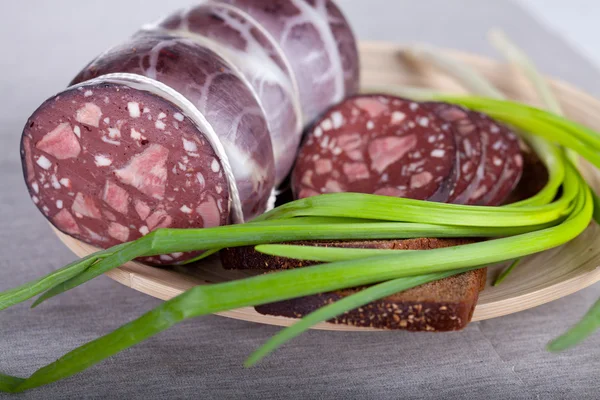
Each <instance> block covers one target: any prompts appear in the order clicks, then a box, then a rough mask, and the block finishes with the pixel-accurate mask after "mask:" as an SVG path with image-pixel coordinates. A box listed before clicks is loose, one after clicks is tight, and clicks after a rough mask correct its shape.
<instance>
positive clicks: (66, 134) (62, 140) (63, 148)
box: [35, 122, 81, 160]
mask: <svg viewBox="0 0 600 400" xmlns="http://www.w3.org/2000/svg"><path fill="white" fill-rule="evenodd" d="M35 147H37V148H38V149H40V150H41V151H43V152H45V153H48V154H50V155H51V156H53V157H55V158H57V159H59V160H66V159H68V158H74V157H77V156H78V155H79V153H80V152H81V145H80V144H79V140H77V136H75V133H74V132H73V129H71V124H69V123H68V122H63V123H62V124H59V125H58V126H57V127H56V128H54V129H53V130H52V131H51V132H49V133H47V134H45V135H44V137H43V138H42V140H40V141H39V142H38V143H37V144H36V145H35Z"/></svg>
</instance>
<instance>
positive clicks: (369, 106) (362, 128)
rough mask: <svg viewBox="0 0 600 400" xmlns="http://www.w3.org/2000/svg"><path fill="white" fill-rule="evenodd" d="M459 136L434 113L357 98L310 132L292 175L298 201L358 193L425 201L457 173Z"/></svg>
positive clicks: (399, 102)
mask: <svg viewBox="0 0 600 400" xmlns="http://www.w3.org/2000/svg"><path fill="white" fill-rule="evenodd" d="M455 158H456V147H455V144H454V136H453V133H452V131H451V130H450V129H449V127H448V125H447V124H443V121H440V120H439V119H438V118H437V117H436V115H435V114H434V113H432V112H431V111H430V110H429V108H427V107H423V106H422V105H420V104H418V103H416V102H413V101H410V100H405V99H401V98H397V97H391V96H380V95H370V96H356V97H352V98H349V99H347V100H346V101H344V102H342V103H340V104H339V105H337V106H335V107H333V108H331V109H330V110H329V111H328V112H327V113H326V114H325V115H324V116H323V117H322V118H321V119H320V120H319V121H318V122H317V123H316V124H315V125H314V126H313V127H312V129H311V130H310V132H309V135H308V137H307V140H306V142H305V143H304V144H303V146H302V148H301V150H300V155H299V158H298V161H297V164H296V166H295V168H294V171H293V174H292V185H293V189H294V193H295V196H296V197H298V198H303V197H309V196H313V195H317V194H320V193H332V192H359V193H373V194H381V195H388V196H397V197H408V198H413V199H420V200H426V199H429V198H430V197H431V196H433V195H434V194H436V193H437V192H438V191H439V188H440V186H441V185H442V184H443V183H444V182H445V180H446V179H447V178H448V176H449V175H450V173H451V171H452V170H453V164H454V162H455Z"/></svg>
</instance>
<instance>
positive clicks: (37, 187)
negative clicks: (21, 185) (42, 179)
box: [31, 182, 40, 193]
mask: <svg viewBox="0 0 600 400" xmlns="http://www.w3.org/2000/svg"><path fill="white" fill-rule="evenodd" d="M31 188H32V189H33V191H34V192H36V193H39V192H40V185H38V183H37V182H33V183H32V184H31Z"/></svg>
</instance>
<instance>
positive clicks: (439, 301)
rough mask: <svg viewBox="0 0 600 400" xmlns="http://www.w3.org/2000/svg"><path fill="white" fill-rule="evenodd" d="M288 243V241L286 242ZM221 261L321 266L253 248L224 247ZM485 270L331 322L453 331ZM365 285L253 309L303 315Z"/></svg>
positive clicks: (258, 266) (361, 243) (354, 243)
mask: <svg viewBox="0 0 600 400" xmlns="http://www.w3.org/2000/svg"><path fill="white" fill-rule="evenodd" d="M288 243H289V242H288ZM467 243H473V240H470V239H435V238H418V239H402V240H351V241H350V240H349V241H301V242H294V244H300V245H313V246H323V247H342V248H378V249H390V250H429V249H436V248H441V247H449V246H457V245H461V244H467ZM221 262H222V264H223V266H224V267H225V268H228V269H253V270H262V271H275V270H282V269H290V268H299V267H306V266H310V265H315V264H318V263H317V262H314V261H301V260H295V259H290V258H285V257H274V256H269V255H266V254H261V253H258V252H256V251H255V250H254V248H253V247H252V246H247V247H236V248H229V249H224V250H222V251H221ZM485 278H486V269H485V268H484V269H480V270H476V271H470V272H466V273H463V274H460V275H456V276H452V277H449V278H446V279H442V280H439V281H435V282H430V283H427V284H424V285H421V286H418V287H415V288H412V289H409V290H406V291H404V292H401V293H397V294H394V295H392V296H388V297H386V298H383V299H381V300H379V301H375V302H372V303H369V304H367V305H365V306H364V307H361V308H358V309H355V310H352V311H349V312H347V313H345V314H343V315H340V316H338V317H336V318H334V319H332V320H331V321H330V322H333V323H339V324H347V325H354V326H361V327H373V328H383V329H406V330H411V331H452V330H459V329H462V328H464V327H465V326H466V325H467V324H468V323H469V322H470V320H471V317H472V315H473V311H474V309H475V305H476V304H477V299H478V297H479V291H480V290H482V289H483V287H484V286H485ZM361 289H362V288H351V289H344V290H337V291H334V292H329V293H322V294H317V295H313V296H306V297H300V298H296V299H290V300H285V301H280V302H276V303H270V304H264V305H261V306H257V307H255V309H256V311H257V312H259V313H261V314H266V315H279V316H284V317H291V318H299V317H302V316H304V315H307V314H309V313H311V312H312V311H315V310H317V309H318V308H320V307H322V306H324V305H327V304H329V303H332V302H334V301H337V300H339V299H341V298H342V297H345V296H349V295H351V294H353V293H356V292H357V291H359V290H361Z"/></svg>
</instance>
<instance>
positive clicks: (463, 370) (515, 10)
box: [0, 0, 600, 399]
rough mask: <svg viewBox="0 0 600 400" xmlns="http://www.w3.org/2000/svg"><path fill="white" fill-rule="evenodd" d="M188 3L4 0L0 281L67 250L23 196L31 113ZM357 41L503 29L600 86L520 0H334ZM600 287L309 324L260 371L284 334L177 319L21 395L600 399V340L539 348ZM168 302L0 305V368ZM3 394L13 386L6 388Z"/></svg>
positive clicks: (62, 256)
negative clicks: (534, 301)
mask: <svg viewBox="0 0 600 400" xmlns="http://www.w3.org/2000/svg"><path fill="white" fill-rule="evenodd" d="M189 3H190V2H189V1H184V0H172V1H169V2H165V1H158V0H145V1H144V0H127V1H123V0H103V1H97V2H89V1H77V0H57V1H45V0H28V1H21V2H16V1H15V2H6V4H5V5H4V7H3V18H2V20H3V23H2V24H1V25H0V38H2V39H1V40H2V56H0V184H1V186H0V188H1V189H0V227H1V228H0V252H1V253H2V257H1V258H0V290H4V289H8V288H11V287H13V286H16V285H18V284H20V283H23V282H26V281H28V280H31V279H33V278H36V277H39V276H40V275H42V274H44V273H47V272H49V271H51V270H53V269H55V268H57V267H59V266H62V265H64V264H66V263H67V262H69V261H70V260H72V259H74V256H73V255H72V254H71V253H70V252H69V251H68V250H67V249H66V248H65V247H64V246H63V245H62V244H61V243H60V242H59V241H58V239H57V238H56V237H55V236H54V235H53V234H52V233H51V231H50V229H49V227H48V226H47V224H46V222H45V220H44V219H43V217H42V215H41V214H40V213H39V212H38V211H37V210H36V209H35V207H34V206H33V204H32V203H31V201H30V199H29V198H28V196H27V193H26V190H25V186H24V184H23V182H22V178H21V165H20V161H19V155H18V143H19V137H20V131H21V128H22V126H23V124H24V123H25V121H26V118H27V117H28V116H29V114H30V113H31V112H32V111H33V110H34V109H35V108H36V107H37V106H38V105H39V104H40V102H41V101H43V100H44V99H45V98H46V97H48V96H50V95H52V94H53V93H55V92H56V91H58V90H60V89H61V88H62V87H63V86H64V85H65V84H66V83H67V82H68V81H69V79H70V78H71V77H72V76H73V75H74V74H75V73H76V72H77V71H78V69H79V68H80V67H82V66H83V65H84V64H85V63H86V62H87V61H88V60H89V59H90V58H91V57H92V56H94V55H96V54H97V53H98V52H100V51H102V50H104V49H105V48H106V47H108V46H110V45H113V44H116V43H118V42H119V41H120V40H122V39H123V38H125V37H126V36H127V35H128V34H129V33H131V32H132V31H133V29H134V28H135V27H137V26H139V25H140V24H141V23H144V22H147V21H148V20H153V19H155V18H157V17H159V16H160V15H161V14H163V13H164V12H167V11H170V10H172V9H174V8H177V7H179V6H181V5H184V4H189ZM339 3H340V4H341V6H342V8H343V9H344V11H345V12H346V14H347V16H348V17H349V18H350V20H351V22H352V24H353V26H354V28H355V30H356V33H357V35H358V37H359V38H361V39H378V40H392V41H399V42H409V41H422V42H430V43H433V44H436V45H440V46H447V47H455V48H459V49H463V50H468V51H473V52H477V53H481V54H485V55H491V56H493V55H494V53H493V51H492V49H491V48H490V47H489V46H488V45H487V44H486V42H485V32H486V31H487V30H488V28H490V27H493V26H499V27H502V28H504V29H505V30H506V31H508V33H509V34H510V35H511V36H512V37H515V38H518V39H519V43H520V44H521V45H522V46H523V47H524V48H525V50H527V52H528V53H529V54H531V56H532V57H533V58H534V60H535V61H536V62H538V63H539V65H541V66H542V68H543V70H544V71H545V72H547V73H550V74H553V75H556V76H559V77H561V78H563V79H565V80H567V81H570V82H571V83H574V84H575V85H577V86H579V87H582V88H585V89H586V90H587V91H589V92H591V93H592V94H595V95H597V96H600V79H599V78H600V75H599V74H598V71H597V70H596V69H594V67H593V66H591V65H590V64H589V63H588V62H586V60H584V59H583V58H582V57H581V56H579V55H578V54H576V53H575V52H574V51H573V50H572V49H570V48H569V47H568V46H567V45H566V44H565V43H564V42H563V41H562V40H561V38H559V37H556V36H555V35H554V34H553V33H552V32H548V31H547V30H545V29H544V28H543V27H541V26H539V25H538V24H537V23H536V21H535V20H534V19H533V18H532V17H531V16H529V15H527V14H526V13H525V12H524V11H523V10H521V9H520V8H519V7H518V6H516V5H515V4H513V3H510V2H506V1H481V0H461V1H457V0H455V1H448V0H426V1H425V0H421V1H407V0H401V1H398V0H394V1H389V0H377V1H373V0H371V1H364V0H340V1H339ZM599 289H600V286H598V285H596V286H593V287H591V288H589V289H587V290H583V291H581V292H579V293H577V294H574V295H571V296H569V297H567V298H564V299H562V300H559V301H555V302H553V303H551V304H547V305H545V306H541V307H538V308H536V309H533V310H529V311H525V312H521V313H519V314H514V315H510V316H506V317H503V318H498V319H494V320H489V321H485V322H480V323H473V324H471V325H470V326H469V327H468V328H467V329H466V330H465V331H464V332H460V333H454V334H425V333H423V334H409V333H406V332H389V333H377V334H369V333H334V332H319V331H311V332H309V333H306V334H304V335H302V336H301V337H300V338H298V339H296V340H294V341H293V342H291V343H290V344H288V345H286V346H285V347H284V348H282V349H280V350H279V351H278V352H276V353H275V354H274V355H273V356H271V357H269V358H268V359H267V360H266V361H264V362H263V363H261V364H260V365H259V366H258V367H256V368H253V369H244V368H243V367H242V366H241V364H242V362H243V360H244V359H245V357H246V356H247V355H248V354H250V352H251V351H252V350H253V349H255V348H256V347H257V346H258V345H260V344H261V343H263V342H264V341H265V340H266V339H267V338H268V337H269V336H270V335H272V334H274V333H275V332H277V330H278V328H276V327H270V326H262V325H256V324H251V323H245V322H240V321H234V320H229V319H225V318H221V317H216V316H209V317H204V318H199V319H197V320H194V321H189V322H186V323H183V324H181V325H179V326H177V327H175V328H173V329H171V330H169V331H167V332H165V333H163V334H160V335H158V336H156V337H154V338H152V339H151V340H148V341H147V342H145V343H143V344H141V345H138V346H136V347H134V348H132V349H129V350H127V351H125V352H123V353H121V354H119V355H117V356H115V357H113V358H111V359H110V360H108V361H105V362H103V363H102V364H100V365H98V366H96V367H94V368H91V369H89V370H88V371H86V372H84V373H82V374H80V375H78V376H76V377H73V378H71V379H68V380H65V381H63V382H59V383H57V384H54V385H52V386H49V387H45V388H43V389H39V390H36V391H31V392H28V393H26V394H25V395H21V396H19V397H15V398H23V399H29V398H32V399H58V398H89V399H99V398H143V399H160V398H186V397H195V398H261V399H263V398H265V399H267V398H299V399H300V398H378V399H382V398H415V399H425V398H445V399H450V398H461V399H480V398H491V399H535V398H542V399H547V398H555V399H564V398H570V399H583V398H598V397H599V396H600V394H599V389H600V383H599V379H598V378H599V372H598V371H600V357H598V356H599V355H600V351H599V350H598V349H599V348H600V335H596V336H594V337H593V338H591V339H590V340H588V341H587V342H586V343H585V344H584V345H582V346H580V347H578V348H576V349H575V350H573V351H570V352H567V353H564V354H561V355H551V354H548V353H546V352H545V351H544V345H545V344H546V343H547V342H548V341H549V340H550V339H552V338H554V337H555V336H557V335H558V334H560V333H561V332H562V331H563V330H564V329H565V328H566V327H567V326H569V325H570V324H572V323H573V322H575V321H576V320H577V319H578V318H579V317H580V315H581V314H582V313H583V312H584V311H585V310H586V309H587V308H588V307H589V306H590V305H591V304H592V303H593V301H594V300H595V298H596V297H597V296H598V295H599V294H600V290H599ZM157 304H159V302H158V300H156V299H153V298H150V297H148V296H146V295H143V294H141V293H138V292H135V291H133V290H130V289H128V288H125V287H124V286H121V285H119V284H117V283H115V282H113V281H111V280H109V279H108V278H105V277H102V278H99V279H97V280H95V281H93V282H91V283H89V284H86V285H85V286H84V287H80V288H78V289H76V290H73V291H71V292H69V293H68V294H66V295H62V296H60V297H58V298H56V299H54V300H52V301H50V302H48V303H47V304H45V305H44V306H42V307H40V308H39V309H36V310H33V311H32V310H29V309H28V306H27V305H20V306H17V307H14V308H12V309H9V310H6V311H3V312H1V313H0V371H2V372H4V373H11V374H16V375H21V376H25V375H29V374H30V373H31V372H33V371H34V370H35V369H37V368H39V367H40V366H42V365H44V364H47V363H49V362H51V361H53V360H55V359H56V358H58V357H59V356H61V355H63V354H64V353H66V352H67V351H69V350H71V349H73V348H75V347H76V346H79V345H81V344H83V343H85V342H87V341H89V340H92V339H94V338H96V337H98V336H99V335H102V334H105V333H108V332H110V331H111V330H113V329H115V328H116V327H118V326H120V325H121V324H123V323H125V322H127V321H130V320H132V319H134V318H135V317H137V316H139V315H141V314H142V313H143V312H144V311H146V310H149V309H150V308H152V307H154V306H156V305H157ZM0 398H1V399H4V398H9V396H3V395H0Z"/></svg>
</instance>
